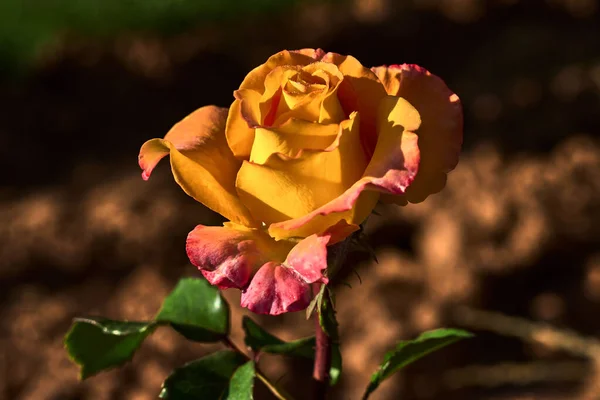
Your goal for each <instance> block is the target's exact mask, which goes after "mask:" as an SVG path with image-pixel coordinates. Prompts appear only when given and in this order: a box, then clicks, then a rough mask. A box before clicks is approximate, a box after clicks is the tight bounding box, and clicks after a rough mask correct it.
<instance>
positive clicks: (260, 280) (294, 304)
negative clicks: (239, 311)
mask: <svg viewBox="0 0 600 400" xmlns="http://www.w3.org/2000/svg"><path fill="white" fill-rule="evenodd" d="M311 298H312V293H311V290H310V285H309V284H308V283H306V282H305V281H304V280H303V279H302V278H300V277H299V276H298V274H296V273H295V271H294V270H293V269H291V268H286V267H285V266H283V265H280V264H277V263H274V262H269V263H267V264H265V265H263V266H262V268H261V269H259V270H258V272H257V273H256V275H254V278H253V279H252V282H251V283H250V286H248V289H246V290H245V291H244V292H243V293H242V301H241V305H242V307H246V308H248V309H249V310H250V311H252V312H255V313H257V314H271V315H279V314H283V313H286V312H293V311H300V310H303V309H305V308H306V307H308V304H309V303H310V300H311Z"/></svg>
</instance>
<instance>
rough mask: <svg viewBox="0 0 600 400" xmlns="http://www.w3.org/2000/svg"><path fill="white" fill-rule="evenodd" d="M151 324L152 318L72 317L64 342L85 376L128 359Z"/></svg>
mask: <svg viewBox="0 0 600 400" xmlns="http://www.w3.org/2000/svg"><path fill="white" fill-rule="evenodd" d="M155 326H156V325H155V324H154V323H152V322H150V323H148V322H123V321H111V320H109V319H104V318H76V319H75V321H74V323H73V325H72V327H71V329H70V330H69V332H68V333H67V335H66V336H65V341H64V343H65V347H66V348H67V351H68V353H69V355H70V356H71V358H72V359H73V361H75V362H76V363H77V364H79V365H80V366H81V372H80V377H81V379H86V378H88V377H90V376H92V375H95V374H97V373H98V372H100V371H102V370H105V369H109V368H113V367H116V366H118V365H120V364H123V363H125V362H127V361H129V360H131V358H132V357H133V354H134V353H135V351H136V350H137V349H138V347H140V345H141V344H142V342H143V341H144V339H145V338H146V336H148V335H149V334H150V333H152V331H153V330H154V328H155Z"/></svg>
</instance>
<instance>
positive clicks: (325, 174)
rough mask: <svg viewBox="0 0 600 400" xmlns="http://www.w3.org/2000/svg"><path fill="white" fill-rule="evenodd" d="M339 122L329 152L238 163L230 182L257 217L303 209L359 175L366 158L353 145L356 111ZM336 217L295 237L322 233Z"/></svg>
mask: <svg viewBox="0 0 600 400" xmlns="http://www.w3.org/2000/svg"><path fill="white" fill-rule="evenodd" d="M341 125H342V126H343V127H342V129H343V133H342V135H341V137H340V139H339V146H337V147H336V148H332V149H331V150H330V151H316V152H311V151H305V152H304V153H303V154H302V156H301V157H300V158H298V159H291V160H286V161H284V160H282V159H281V158H280V157H270V158H269V159H268V161H267V162H266V163H265V164H264V165H258V164H254V163H250V162H244V163H243V165H242V167H241V168H240V171H239V173H238V177H237V181H236V187H237V189H238V193H239V196H240V198H241V199H242V200H243V202H244V204H245V205H246V206H247V207H248V209H249V210H250V212H251V213H252V214H253V215H254V216H255V218H256V219H257V220H258V221H262V222H265V223H267V224H270V223H273V222H280V221H284V220H288V219H290V218H298V217H301V216H304V215H306V214H309V213H310V212H311V211H312V210H314V209H315V208H319V207H321V206H322V205H324V204H327V203H328V202H329V201H331V200H333V199H335V198H336V197H337V196H339V195H341V194H342V193H343V192H344V191H345V190H346V189H347V188H349V187H350V186H351V185H352V184H354V183H355V182H356V181H357V180H358V179H360V177H361V175H362V173H363V172H364V169H365V167H366V165H367V160H366V158H365V155H364V153H363V152H362V149H361V148H360V144H359V140H360V139H359V136H358V135H359V132H358V125H359V120H358V116H357V115H356V114H353V115H352V116H351V119H349V120H346V121H344V122H342V124H341ZM328 150H329V149H328ZM257 182H269V185H257ZM336 222H337V221H333V223H329V222H327V224H326V225H323V226H319V227H316V228H315V229H316V230H315V231H312V232H306V234H303V235H298V236H301V237H306V236H309V235H310V234H312V233H316V232H324V231H325V230H326V229H327V228H328V227H330V226H332V225H334V224H335V223H336Z"/></svg>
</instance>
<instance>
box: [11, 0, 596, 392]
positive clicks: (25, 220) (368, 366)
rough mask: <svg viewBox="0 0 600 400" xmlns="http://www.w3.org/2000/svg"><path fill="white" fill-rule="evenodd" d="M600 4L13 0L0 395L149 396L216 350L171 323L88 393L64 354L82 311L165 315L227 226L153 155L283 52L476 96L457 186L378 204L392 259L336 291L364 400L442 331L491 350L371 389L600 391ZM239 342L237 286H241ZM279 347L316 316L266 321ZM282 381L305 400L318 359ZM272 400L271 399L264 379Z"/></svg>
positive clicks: (347, 382)
mask: <svg viewBox="0 0 600 400" xmlns="http://www.w3.org/2000/svg"><path fill="white" fill-rule="evenodd" d="M599 6H600V4H599V2H598V1H596V0H545V1H542V0H539V1H537V0H527V1H525V0H522V1H518V0H494V1H492V0H490V1H482V0H437V1H436V0H406V1H393V0H346V1H344V0H338V1H328V2H323V1H321V2H319V1H299V0H297V1H289V0H253V1H245V2H241V3H240V2H237V1H234V0H221V1H210V0H178V1H175V0H144V1H142V0H135V1H127V2H124V1H118V0H54V1H43V0H37V1H36V0H2V1H1V2H0V171H2V172H1V175H0V176H1V178H0V315H1V318H0V333H1V334H0V398H3V399H4V398H5V399H19V400H20V399H23V400H24V399H31V400H38V399H57V400H58V399H68V400H71V399H90V400H91V399H93V400H96V399H98V400H101V399H127V400H129V399H131V400H142V399H154V398H156V396H157V393H158V390H159V387H160V384H161V382H162V380H163V379H164V378H165V377H166V375H167V374H168V373H169V371H170V370H171V369H172V367H173V366H175V365H179V364H182V363H184V362H186V361H189V360H191V359H193V358H195V357H198V356H201V355H202V354H204V353H206V352H208V351H212V350H214V349H215V348H218V346H217V345H215V346H205V345H198V344H189V343H186V342H185V341H184V340H182V339H180V338H179V337H178V336H177V335H176V334H174V333H171V332H170V331H168V330H166V329H161V330H158V331H157V332H156V333H155V334H154V335H153V336H152V337H151V338H150V339H149V340H147V341H146V343H145V344H144V345H143V346H142V348H141V350H140V351H139V352H138V353H137V354H136V356H135V358H134V360H133V362H132V363H131V364H129V365H127V366H126V367H124V368H122V369H119V370H114V371H111V372H108V373H103V374H100V375H99V376H97V377H94V378H92V379H89V380H88V381H85V382H83V383H80V382H78V380H77V368H76V367H75V366H74V365H73V364H71V363H70V361H69V360H68V359H67V357H66V354H65V351H64V350H63V349H62V338H63V335H64V334H65V332H66V331H67V329H68V327H69V325H70V320H71V318H72V317H74V316H79V315H90V314H92V315H98V314H100V315H104V316H107V317H111V318H114V319H119V318H121V319H123V318H127V319H134V320H140V319H146V318H151V317H152V316H153V315H154V313H155V312H156V310H157V309H158V308H159V306H160V304H161V301H162V299H163V298H164V296H165V295H166V294H167V293H168V292H169V291H170V290H171V288H172V287H173V286H174V285H175V283H176V282H177V280H178V279H179V278H180V277H181V276H189V275H197V273H196V271H195V269H194V267H192V266H191V265H190V264H189V263H188V262H187V258H186V255H185V251H184V242H185V237H186V235H187V233H188V232H189V231H190V230H191V229H192V228H193V227H194V226H195V225H196V224H198V223H202V224H207V225H212V224H218V223H220V221H221V219H220V217H219V216H217V215H215V214H213V213H212V212H210V211H208V210H207V209H205V208H203V206H201V205H200V204H198V203H196V202H194V201H193V200H192V199H191V198H189V197H187V196H186V195H185V194H184V193H183V192H182V191H181V190H180V189H179V187H177V185H176V184H175V183H174V182H173V180H172V178H171V176H170V171H169V168H168V165H167V164H161V165H160V166H159V168H158V169H157V171H156V172H155V173H154V175H153V177H152V179H151V180H150V181H148V182H143V181H142V179H141V178H140V172H141V171H140V170H139V168H138V166H137V154H138V150H139V147H140V145H141V144H142V143H143V142H144V141H145V140H147V139H149V138H153V137H162V136H163V135H164V134H165V133H166V132H167V130H168V129H169V128H170V127H171V125H172V124H174V123H175V122H177V121H178V120H180V119H181V118H183V117H184V116H185V115H187V114H188V113H190V112H191V111H193V110H194V109H196V108H198V107H200V106H202V105H207V104H216V105H219V106H228V105H229V104H230V103H231V101H232V92H233V90H235V89H236V88H237V86H238V85H239V83H240V82H241V80H242V79H243V77H244V76H245V74H246V73H247V72H248V71H249V70H250V69H251V68H253V67H255V66H257V65H259V64H261V63H262V62H264V60H266V58H267V57H268V56H269V55H271V54H273V53H276V52H277V51H279V50H282V49H295V48H302V47H321V48H323V49H325V50H327V51H334V52H338V53H342V54H352V55H354V56H356V57H357V58H358V59H359V60H361V61H362V63H363V64H364V65H366V66H375V65H381V64H395V63H403V62H408V63H417V64H420V65H422V66H425V67H426V68H428V69H429V70H430V71H432V72H433V73H435V74H437V75H439V76H441V77H443V79H444V80H445V81H446V82H447V84H448V86H449V87H450V88H451V89H453V90H454V91H455V92H456V93H457V94H458V95H459V96H460V98H461V99H462V101H463V105H464V110H465V146H464V153H463V155H462V159H461V161H460V163H459V165H458V168H457V169H456V170H455V171H454V172H452V173H451V174H450V176H449V180H448V185H447V188H446V189H445V190H444V191H443V192H441V193H440V194H437V195H435V196H431V197H430V198H429V199H428V200H426V201H425V202H424V203H421V204H418V205H410V206H407V207H404V208H396V207H382V208H381V209H380V210H379V212H380V213H381V214H382V216H381V217H378V216H373V217H372V218H371V219H370V220H369V224H368V226H367V232H368V234H369V241H370V243H371V245H372V246H373V247H374V248H375V250H376V253H377V256H378V259H379V263H378V264H376V263H374V262H373V261H370V260H369V258H368V257H367V256H366V255H365V254H356V255H353V256H352V257H351V259H352V260H353V261H355V262H356V263H357V272H358V274H359V275H360V276H361V278H362V282H361V281H359V279H358V277H357V276H356V275H354V274H352V273H350V272H349V273H348V276H347V281H348V283H350V285H351V286H352V289H350V288H348V287H346V286H343V285H340V286H339V287H337V288H336V292H337V298H338V304H339V306H338V308H339V309H338V316H339V320H340V324H341V339H342V343H343V346H342V353H343V357H344V364H343V367H344V371H345V375H344V377H343V378H342V380H341V382H340V384H339V385H338V386H337V387H336V388H335V390H334V391H333V393H332V398H334V399H358V398H359V397H360V394H361V393H362V391H363V390H364V388H365V387H366V384H367V382H368V378H369V376H370V374H371V373H372V372H373V370H374V369H375V367H376V365H377V364H378V363H379V362H380V361H381V360H382V358H383V354H384V353H385V351H386V350H388V349H389V348H391V347H392V346H393V345H394V344H395V343H396V342H397V341H398V340H400V339H408V338H413V337H415V336H416V335H417V334H418V333H419V332H420V331H422V330H425V329H431V328H435V327H441V326H453V327H459V328H464V329H469V330H472V331H474V332H476V333H477V337H476V338H475V339H471V340H469V341H465V342H461V343H459V344H456V345H453V346H451V347H449V348H447V349H445V350H443V351H441V352H439V353H436V354H433V355H430V356H428V358H426V359H423V360H421V361H419V362H417V363H415V364H413V365H411V366H410V367H408V368H406V369H405V370H404V371H403V372H402V373H399V374H397V375H396V376H395V377H394V378H393V379H390V380H389V381H386V383H384V384H383V385H382V386H381V387H380V389H379V390H378V391H377V392H375V394H374V396H373V398H374V399H400V398H401V399H404V400H413V399H415V400H416V399H450V400H459V399H460V400H470V399H489V400H492V399H493V400H500V399H517V400H519V399H520V400H525V399H527V400H533V399H536V400H538V399H540V400H541V399H543V400H549V399H600V246H599V245H600V142H599V141H598V134H599V133H600V10H599ZM226 296H227V298H228V299H229V300H231V304H232V307H233V310H234V324H233V329H234V339H235V341H237V343H239V344H241V343H242V333H241V328H240V324H239V322H240V317H241V315H242V314H243V313H244V311H243V310H241V309H240V308H239V307H238V304H239V293H237V292H235V291H228V292H227V293H226ZM255 318H256V319H258V320H260V322H261V323H263V324H264V325H265V326H267V327H268V328H269V329H270V330H271V331H272V332H273V333H275V334H277V335H279V336H280V337H282V338H284V339H293V338H297V337H300V336H303V335H310V334H311V331H312V328H313V325H312V323H310V322H307V321H305V320H304V313H296V314H293V315H286V316H284V317H280V318H264V317H263V318H259V317H255ZM266 361H267V362H265V363H264V365H263V367H264V370H265V372H266V373H267V374H268V375H269V376H270V377H272V378H273V379H274V380H278V381H279V383H280V384H281V385H283V386H285V387H287V388H288V389H289V391H291V392H294V393H298V399H309V398H310V392H306V386H307V385H305V384H298V382H304V379H309V377H310V374H311V365H310V363H305V362H299V363H298V362H294V363H292V362H291V361H290V360H287V359H282V358H277V357H272V358H268V359H267V360H266ZM257 398H258V399H270V398H271V397H269V394H268V393H266V391H265V390H264V388H262V387H258V388H257Z"/></svg>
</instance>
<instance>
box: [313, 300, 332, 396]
mask: <svg viewBox="0 0 600 400" xmlns="http://www.w3.org/2000/svg"><path fill="white" fill-rule="evenodd" d="M324 295H325V296H327V295H328V294H327V291H325V293H324ZM320 312H321V310H318V312H317V313H315V316H314V319H315V336H316V348H315V364H314V369H313V379H314V380H315V391H314V396H313V398H314V399H315V400H323V399H326V398H327V389H328V388H329V380H330V376H329V371H330V369H331V354H332V348H331V347H332V339H331V337H330V336H328V335H327V333H326V332H325V331H324V330H323V327H322V326H321V322H320Z"/></svg>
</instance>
